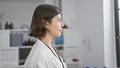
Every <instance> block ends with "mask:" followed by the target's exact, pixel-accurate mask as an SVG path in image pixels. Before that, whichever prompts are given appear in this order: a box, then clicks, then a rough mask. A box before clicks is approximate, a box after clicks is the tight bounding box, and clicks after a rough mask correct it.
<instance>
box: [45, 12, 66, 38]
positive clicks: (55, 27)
mask: <svg viewBox="0 0 120 68" xmlns="http://www.w3.org/2000/svg"><path fill="white" fill-rule="evenodd" d="M63 26H64V23H63V22H62V20H61V14H58V15H56V16H55V17H53V19H52V21H51V23H47V25H46V29H47V31H46V33H47V34H50V35H51V36H52V37H59V36H60V35H61V32H62V27H63Z"/></svg>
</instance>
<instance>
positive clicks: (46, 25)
mask: <svg viewBox="0 0 120 68" xmlns="http://www.w3.org/2000/svg"><path fill="white" fill-rule="evenodd" d="M42 23H43V26H44V27H45V28H48V25H49V23H48V21H46V20H43V21H42Z"/></svg>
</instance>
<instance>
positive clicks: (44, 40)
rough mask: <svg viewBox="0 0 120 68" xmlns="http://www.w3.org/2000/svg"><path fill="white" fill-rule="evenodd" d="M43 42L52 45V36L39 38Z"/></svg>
mask: <svg viewBox="0 0 120 68" xmlns="http://www.w3.org/2000/svg"><path fill="white" fill-rule="evenodd" d="M39 39H40V40H41V41H42V42H43V43H45V44H46V45H48V46H51V42H52V38H50V37H43V38H39Z"/></svg>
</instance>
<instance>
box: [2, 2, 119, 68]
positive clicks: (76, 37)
mask: <svg viewBox="0 0 120 68" xmlns="http://www.w3.org/2000/svg"><path fill="white" fill-rule="evenodd" d="M44 3H46V4H52V5H55V6H57V7H59V8H60V9H61V10H62V19H63V21H64V23H65V25H66V26H67V28H64V30H63V32H62V35H61V36H60V37H58V38H55V39H54V40H53V44H55V46H56V48H57V49H58V50H59V53H60V55H61V56H62V57H63V59H64V61H65V62H66V64H67V66H68V68H88V67H89V68H105V67H106V68H117V67H120V58H119V57H120V56H119V55H120V52H119V50H120V49H119V38H120V37H119V4H120V3H119V2H118V0H0V68H22V67H23V64H24V61H25V59H26V57H27V55H28V54H29V51H30V50H31V48H32V45H33V44H34V42H35V40H36V39H35V38H33V37H30V36H28V33H29V27H30V24H31V19H32V14H33V11H34V9H35V8H36V6H38V5H39V4H44Z"/></svg>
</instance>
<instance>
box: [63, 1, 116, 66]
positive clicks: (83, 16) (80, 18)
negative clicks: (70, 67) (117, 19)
mask: <svg viewBox="0 0 120 68" xmlns="http://www.w3.org/2000/svg"><path fill="white" fill-rule="evenodd" d="M112 3H114V2H112V0H107V1H104V0H76V1H74V0H63V1H62V9H63V20H64V22H65V23H67V25H68V26H70V29H71V31H72V32H74V34H78V33H79V35H80V36H78V38H77V39H79V42H80V44H78V45H79V46H80V50H79V54H80V59H82V60H83V63H84V66H87V65H89V66H90V67H91V68H93V67H94V66H97V67H98V68H103V66H107V68H115V67H116V60H115V58H116V57H115V30H114V21H113V16H114V15H112V14H114V13H112V10H113V5H111V4H112ZM103 9H104V10H103ZM106 13H107V14H106ZM108 20H109V21H108ZM74 29H75V30H78V32H76V31H73V30H74ZM76 36H77V35H76ZM71 38H72V37H70V38H69V39H71ZM72 39H73V41H75V39H74V38H72ZM71 45H72V44H71ZM76 45H77V44H76Z"/></svg>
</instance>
